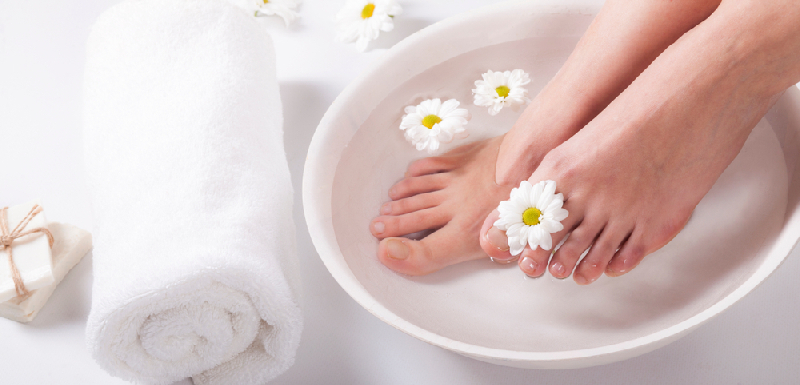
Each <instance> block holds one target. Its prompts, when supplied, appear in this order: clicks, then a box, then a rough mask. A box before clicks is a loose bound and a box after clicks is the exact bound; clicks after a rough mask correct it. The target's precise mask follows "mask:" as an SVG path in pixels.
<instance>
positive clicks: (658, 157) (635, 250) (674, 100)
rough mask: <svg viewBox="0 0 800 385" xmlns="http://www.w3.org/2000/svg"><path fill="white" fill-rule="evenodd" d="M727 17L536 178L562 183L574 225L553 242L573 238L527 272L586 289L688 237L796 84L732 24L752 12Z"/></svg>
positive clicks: (662, 62)
mask: <svg viewBox="0 0 800 385" xmlns="http://www.w3.org/2000/svg"><path fill="white" fill-rule="evenodd" d="M726 11H731V10H730V9H726ZM733 11H734V13H735V11H737V10H736V9H734V10H733ZM727 16H728V17H727V18H724V17H714V16H712V17H711V18H709V19H708V20H707V21H706V22H704V23H703V24H701V25H700V26H699V27H698V28H697V29H695V30H692V31H690V32H689V33H687V34H686V35H685V36H684V37H683V38H682V39H681V40H679V41H678V42H677V43H675V44H674V45H673V46H672V47H670V48H669V49H668V50H667V51H665V52H664V54H663V55H662V56H661V57H659V58H658V59H657V60H656V61H655V62H654V63H653V64H652V66H650V67H649V68H648V69H647V70H646V71H645V72H644V73H642V75H641V76H640V77H639V78H638V79H637V80H636V81H635V82H634V83H633V84H632V85H631V86H630V87H629V88H628V89H627V90H626V91H625V92H623V93H622V94H621V95H620V96H619V97H618V98H617V99H616V100H615V101H614V102H613V103H612V104H611V105H609V106H608V107H607V108H606V109H605V110H604V111H603V112H602V113H601V114H600V115H598V116H597V118H595V119H594V120H593V121H592V122H591V123H590V124H589V125H587V127H585V128H584V129H583V130H581V132H579V133H578V134H576V135H575V136H573V137H572V138H571V139H569V140H568V141H567V142H565V143H564V144H562V145H561V146H559V147H558V148H556V149H554V150H553V151H551V152H550V153H548V155H547V156H546V157H545V159H544V160H543V161H542V162H541V165H540V167H539V168H538V169H537V170H536V171H535V172H534V173H533V174H532V176H531V177H530V178H529V179H528V180H529V181H530V182H531V183H537V182H539V181H541V180H555V181H556V182H557V189H558V190H557V192H560V193H563V194H564V197H565V204H564V208H565V209H567V210H568V211H569V217H567V219H565V220H564V221H563V223H562V224H563V225H564V229H563V230H562V231H560V232H558V233H555V234H553V240H552V243H553V244H558V243H559V242H560V241H561V240H562V239H565V236H566V235H567V234H568V233H569V234H570V236H569V237H568V238H566V240H565V241H564V243H563V245H562V246H561V247H560V248H559V249H558V251H556V253H555V254H554V255H553V256H552V258H551V252H550V251H549V250H542V249H537V250H532V249H530V248H529V247H528V248H526V249H525V250H524V251H523V252H522V258H521V259H520V261H519V267H520V269H522V271H523V272H525V274H527V275H529V276H533V277H536V276H541V275H542V274H543V273H544V272H545V270H547V269H548V267H549V271H550V273H551V274H552V275H553V276H555V277H557V278H566V277H568V276H570V274H572V275H573V278H574V280H575V281H576V282H577V283H579V284H588V283H591V282H593V281H595V280H596V279H597V278H599V277H600V275H602V274H603V273H606V274H607V275H609V276H618V275H621V274H624V273H627V272H629V271H630V270H631V269H633V268H634V267H635V266H636V265H637V264H638V263H639V262H640V261H641V260H642V258H644V256H646V255H647V254H649V253H652V252H654V251H656V250H658V249H659V248H661V247H662V246H664V245H665V244H666V243H668V242H669V241H670V240H671V239H672V238H673V237H674V236H675V235H677V234H678V232H679V231H680V230H681V229H682V228H683V226H684V225H685V224H686V222H687V221H688V219H689V217H690V215H691V213H692V211H693V210H694V207H695V206H696V205H697V203H699V201H700V200H701V199H702V198H703V196H705V194H706V193H707V192H708V191H709V190H710V189H711V187H712V185H713V184H714V182H715V181H716V180H717V178H718V177H719V175H720V174H721V173H722V172H723V171H724V170H725V168H726V167H727V166H728V164H730V162H731V161H732V160H733V159H734V157H735V156H736V155H737V154H738V152H739V150H740V149H741V148H742V146H743V144H744V142H745V140H746V139H747V137H748V135H749V133H750V131H751V130H752V128H753V127H754V126H755V125H756V123H758V121H759V120H760V119H761V117H763V115H764V114H765V113H766V111H767V110H768V109H769V107H770V106H771V105H772V103H773V102H774V100H776V98H777V96H779V95H780V93H781V91H782V90H783V89H785V88H784V86H788V85H789V84H792V83H791V82H789V84H784V83H786V79H782V78H783V77H785V76H784V71H783V69H784V68H786V67H787V65H786V63H783V62H782V60H781V59H785V58H778V59H775V58H774V57H772V56H770V55H764V54H763V52H761V50H762V49H761V47H763V46H765V45H763V44H760V45H748V44H746V43H742V39H740V38H739V36H737V33H736V32H733V33H732V32H731V31H735V29H732V28H730V25H729V24H728V23H729V22H730V21H733V20H741V19H742V18H741V16H742V15H741V14H739V15H737V16H740V17H736V18H735V17H731V15H727ZM784 20H785V19H784ZM798 34H800V28H798ZM720 37H722V39H721V38H720ZM797 45H800V44H797ZM754 47H755V48H754ZM766 47H768V48H766V49H769V46H766ZM798 48H800V47H798ZM792 62H794V61H792ZM797 72H800V71H797ZM795 76H796V75H795ZM789 80H791V78H790V79H789ZM501 155H502V154H501ZM732 209H735V208H732ZM496 217H497V215H496V214H493V215H490V216H489V217H488V218H487V220H486V221H485V222H484V228H483V229H482V233H486V232H488V233H489V235H490V237H489V239H496V240H498V243H499V244H502V241H503V240H504V237H503V234H502V232H501V231H500V230H497V229H495V228H491V227H492V223H493V221H494V219H496ZM490 228H491V229H490ZM483 246H484V250H485V251H486V252H487V253H493V252H494V253H496V252H497V251H496V250H497V249H496V248H492V247H491V245H483ZM587 249H588V250H589V251H588V253H587V254H586V255H585V257H583V259H580V258H581V255H582V254H583V253H584V252H585V251H586V250H587ZM579 259H580V261H579ZM573 271H574V273H573Z"/></svg>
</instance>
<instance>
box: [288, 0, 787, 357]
mask: <svg viewBox="0 0 800 385" xmlns="http://www.w3.org/2000/svg"><path fill="white" fill-rule="evenodd" d="M587 3H589V1H581V0H539V1H535V2H533V1H523V0H512V1H507V2H503V3H498V4H490V5H486V6H482V7H479V8H476V9H473V10H470V11H467V12H463V13H460V14H457V15H455V16H452V17H449V18H446V19H444V20H441V21H439V22H436V23H434V24H432V25H430V26H428V27H425V28H423V29H422V30H420V31H418V32H416V33H414V34H412V35H411V36H409V37H407V38H405V39H404V40H402V41H401V42H399V43H397V44H396V45H395V46H394V47H392V48H390V49H389V50H387V51H386V52H385V53H384V55H383V56H382V57H380V58H378V59H377V60H375V61H374V62H373V63H372V64H371V65H370V66H369V67H368V68H367V69H366V70H365V71H364V72H362V73H361V74H360V75H359V76H357V77H356V79H355V80H354V81H353V82H351V83H350V84H349V85H348V86H347V87H345V89H344V90H343V91H342V92H341V93H340V94H339V96H338V97H337V98H336V99H335V100H334V102H333V103H332V104H331V106H330V107H329V108H328V110H327V112H326V113H325V114H324V116H323V118H322V119H321V121H320V123H319V125H318V127H317V129H316V131H315V133H314V136H313V138H312V140H311V144H310V145H309V149H308V155H307V157H306V162H305V166H304V170H303V186H302V190H303V191H302V193H303V208H304V210H303V211H304V217H305V220H306V225H307V227H308V231H309V233H310V235H311V240H312V243H313V244H314V247H315V248H316V250H317V252H318V254H319V257H320V259H322V262H323V263H324V265H325V267H326V268H327V269H328V272H329V273H330V274H331V275H332V276H333V278H334V279H335V280H336V282H337V283H338V284H339V286H341V287H342V288H343V289H344V290H345V292H346V293H347V294H348V295H350V297H352V298H353V299H354V300H355V301H356V302H358V304H360V305H361V306H362V307H364V309H366V310H367V311H369V312H370V313H371V314H373V315H374V316H376V317H377V318H378V319H380V320H382V321H383V322H386V323H387V324H389V325H391V326H393V327H395V328H396V329H398V330H400V331H402V332H404V333H406V334H409V335H411V336H413V337H415V338H418V339H420V340H422V341H425V342H428V343H430V344H432V345H435V346H439V347H442V348H445V349H448V350H451V351H455V352H457V353H460V354H464V355H467V356H471V357H474V358H477V359H482V360H489V361H497V360H500V361H505V362H542V363H546V362H555V361H558V362H565V361H576V362H586V360H588V359H591V360H593V361H597V359H598V358H599V357H603V356H605V357H608V358H612V356H613V357H616V356H622V355H626V353H627V354H631V353H633V352H634V351H636V352H637V353H636V354H639V353H645V352H646V351H650V350H654V349H656V348H658V347H660V346H663V345H665V344H667V343H669V342H671V341H673V340H675V339H677V338H678V337H680V336H682V335H685V334H686V333H687V332H688V331H690V330H692V329H694V328H695V327H697V326H699V325H700V324H702V323H704V322H706V321H708V320H709V319H711V318H713V317H714V316H716V315H718V314H719V313H721V312H722V311H724V310H726V309H727V308H729V307H730V306H731V305H733V304H734V303H736V302H737V301H738V300H740V299H741V298H743V297H744V296H745V295H747V294H748V293H750V292H751V291H752V290H753V289H755V288H756V287H757V286H758V285H759V284H760V283H761V282H763V281H764V280H765V279H766V278H767V277H768V276H769V275H770V274H771V273H772V272H774V271H775V270H776V269H777V268H778V267H779V266H780V265H781V263H782V262H783V261H784V260H785V259H786V257H787V256H788V255H789V253H790V252H791V251H792V249H793V248H794V247H795V245H796V244H797V243H798V240H799V239H800V235H798V236H795V237H793V236H791V235H790V233H799V234H800V218H798V217H800V216H798V215H793V214H794V213H793V210H792V208H791V207H787V212H786V216H787V217H789V218H788V220H786V221H785V225H784V229H783V230H782V231H781V233H780V234H779V235H778V237H777V238H776V239H775V241H774V243H773V246H772V248H771V250H770V251H769V253H768V255H767V257H766V258H765V259H764V262H763V263H762V264H761V265H760V266H759V267H758V268H757V269H756V271H755V272H754V273H753V274H752V275H751V276H750V277H749V278H748V279H747V280H746V281H745V282H744V283H742V284H741V285H740V286H739V287H737V288H736V289H734V290H733V291H732V292H730V293H729V294H728V295H726V296H725V297H723V298H722V299H721V300H719V301H718V302H716V303H715V304H713V305H711V306H710V307H708V308H706V309H705V310H703V311H701V312H699V313H697V314H695V315H694V316H692V317H690V318H688V319H686V320H684V321H682V322H680V323H677V324H675V325H672V326H670V327H668V328H665V329H662V330H660V331H657V332H655V333H651V334H648V335H645V336H642V337H637V338H634V339H631V340H628V341H624V342H620V343H616V344H612V345H604V346H599V347H594V348H586V349H575V350H565V351H548V352H530V351H517V350H508V349H498V348H489V347H485V346H479V345H473V344H468V343H464V342H460V341H456V340H453V339H451V338H448V337H444V336H442V335H439V334H437V333H433V332H431V331H428V330H426V329H423V328H421V327H419V326H417V325H414V324H412V323H410V322H409V321H406V320H405V319H403V318H401V317H399V316H398V315H397V314H395V313H394V312H392V311H391V310H389V309H388V308H386V307H385V306H383V305H382V304H381V303H380V302H379V301H377V300H376V299H375V298H374V297H373V296H372V295H371V294H370V293H369V292H368V291H367V290H366V289H365V288H364V287H363V285H361V283H360V282H359V281H358V279H357V278H356V277H355V275H354V274H353V273H352V271H350V269H349V268H348V267H347V263H346V261H345V260H344V257H343V256H342V254H341V250H340V249H339V247H338V243H337V241H336V237H335V230H334V228H333V221H332V215H331V206H332V202H330V200H331V197H332V194H330V193H331V192H332V183H333V180H334V176H335V175H330V174H331V173H329V172H326V171H324V170H329V169H330V167H331V165H330V164H331V160H332V159H336V164H338V161H339V159H340V157H341V152H342V151H343V150H344V148H345V147H346V146H347V143H349V141H350V139H351V138H352V136H353V135H354V134H355V133H356V131H357V130H358V127H356V128H352V127H351V128H350V129H351V131H350V132H342V131H343V129H338V130H336V129H335V128H336V127H337V125H336V124H335V122H336V121H338V120H341V119H342V118H351V117H352V116H353V114H352V113H350V112H348V110H349V107H350V106H349V105H348V104H349V103H348V101H349V100H352V99H353V98H354V97H355V96H356V95H357V94H359V89H361V88H363V87H364V86H365V85H366V84H367V83H368V81H369V79H370V78H372V77H373V76H375V75H376V74H377V73H378V72H379V71H380V69H381V68H382V67H384V66H385V65H387V64H388V63H390V62H392V61H396V60H403V59H404V58H405V56H406V55H407V54H408V52H409V51H410V50H412V49H414V46H415V45H416V44H417V43H418V42H420V41H424V40H426V39H428V38H430V36H432V35H435V34H437V33H441V32H443V31H446V30H447V29H450V28H452V27H456V26H459V25H462V24H463V23H470V22H471V21H473V20H475V19H480V18H485V17H491V15H496V14H503V13H507V12H509V11H512V10H514V9H517V8H519V7H524V8H525V9H538V10H543V12H548V10H549V12H550V13H579V14H592V15H594V14H596V13H597V11H598V10H599V7H597V6H596V4H587ZM787 92H788V93H798V92H797V90H794V89H790V90H789V91H787ZM348 134H349V135H348ZM332 144H333V145H332ZM334 174H335V173H334ZM320 181H325V182H330V183H320ZM321 192H325V194H321ZM318 196H322V197H327V198H322V199H318V198H317V197H318ZM790 210H791V211H790ZM787 229H791V230H794V231H787ZM609 362H610V361H609ZM589 365H591V364H589Z"/></svg>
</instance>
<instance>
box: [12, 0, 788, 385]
mask: <svg viewBox="0 0 800 385" xmlns="http://www.w3.org/2000/svg"><path fill="white" fill-rule="evenodd" d="M113 3H116V1H103V0H66V1H49V0H48V1H37V2H21V1H12V0H2V1H1V2H0V144H1V146H0V165H3V166H2V167H3V168H2V171H0V178H2V179H1V180H2V182H0V204H16V203H21V202H26V201H29V200H30V199H31V198H33V197H42V199H43V201H42V203H43V205H44V207H46V208H47V214H48V218H49V219H50V220H56V221H63V222H69V223H73V224H75V225H78V226H79V227H82V228H86V229H89V230H91V227H92V226H91V220H90V212H89V204H88V195H87V194H88V193H87V190H86V187H85V182H84V178H83V164H82V149H81V143H82V141H81V118H80V111H81V82H82V70H83V63H84V51H83V50H84V44H85V41H86V37H87V36H88V31H89V26H90V25H91V23H92V21H93V20H94V18H96V17H97V15H99V14H100V13H101V12H102V11H103V10H104V9H106V8H108V7H109V6H110V5H112V4H113ZM487 3H489V1H486V0H483V1H478V0H438V1H426V0H415V1H411V0H406V1H403V2H402V4H403V5H404V7H405V12H404V14H403V15H402V17H398V18H397V29H396V30H395V31H394V32H392V33H391V34H389V35H385V36H382V37H381V38H380V39H379V40H378V41H376V42H375V44H374V45H373V47H375V46H378V47H388V46H389V45H391V44H392V43H394V42H396V41H397V40H399V39H400V38H401V37H404V36H407V35H409V34H410V33H412V32H413V31H415V30H417V29H419V28H422V27H424V26H426V25H429V24H431V23H433V22H435V21H437V20H440V19H442V18H444V17H446V16H450V15H453V14H455V13H458V12H460V11H463V10H466V9H470V8H475V7H478V6H482V5H485V4H487ZM338 7H339V1H334V0H305V3H304V4H303V6H302V8H301V18H300V19H299V20H298V22H297V23H296V24H295V25H293V26H292V27H291V28H290V29H289V30H286V29H284V27H283V25H282V21H281V20H269V21H267V22H266V23H265V24H266V25H267V28H269V29H270V31H271V32H272V35H273V38H274V40H275V45H276V50H277V54H278V78H279V81H280V84H281V93H282V99H283V102H284V105H285V119H286V126H285V127H286V128H285V130H286V144H287V153H288V157H289V165H290V169H291V171H292V173H293V175H292V180H293V184H294V189H295V201H296V202H300V181H301V171H302V168H303V163H304V160H305V153H306V149H307V147H308V144H309V141H310V139H311V135H312V134H313V131H314V128H315V127H316V125H317V123H318V121H319V119H320V118H321V117H322V114H323V113H324V112H325V110H326V109H327V107H328V105H329V104H330V103H331V102H332V101H333V99H334V98H335V97H336V95H337V94H338V93H339V92H340V91H341V90H342V89H343V88H344V86H345V85H346V84H347V83H348V82H349V81H350V80H352V79H353V78H354V77H355V76H356V75H357V74H358V73H359V71H360V70H362V69H363V68H364V67H365V66H366V65H367V64H368V63H369V62H370V61H371V60H373V59H374V58H375V57H377V56H379V55H381V53H382V49H375V50H371V51H368V53H366V54H358V53H356V52H355V49H354V48H353V47H352V46H344V45H340V44H338V43H334V42H332V40H331V39H332V31H333V30H334V26H333V22H332V21H331V18H332V16H333V14H334V13H335V11H336V10H337V9H338ZM31 153H35V154H43V155H37V156H35V157H29V156H27V155H28V154H31ZM20 159H27V160H26V161H21V160H20ZM294 218H295V221H296V223H297V226H298V245H299V248H298V250H299V255H300V258H301V272H302V274H303V281H304V294H305V297H304V298H305V301H304V303H305V309H304V313H305V317H306V329H305V331H304V334H303V340H302V342H301V345H300V350H299V352H298V357H297V363H296V364H295V366H294V367H292V368H291V369H290V370H289V371H288V372H287V373H285V374H284V375H283V376H281V377H279V378H278V379H277V380H275V381H274V382H273V383H274V384H412V383H413V384H466V385H469V384H496V383H508V384H523V383H526V384H527V383H532V382H536V383H567V384H572V383H575V384H606V383H607V384H643V383H646V384H676V383H703V384H730V383H742V384H762V383H778V384H784V383H786V384H788V383H795V382H796V379H797V378H798V377H800V365H798V363H800V328H799V327H798V326H797V325H798V321H800V304H798V301H797V296H798V294H797V293H798V292H800V281H798V279H797V278H796V277H797V276H798V275H800V259H799V258H798V257H800V256H798V251H797V250H795V251H794V252H793V253H792V255H791V256H790V257H789V258H788V259H787V260H786V262H785V263H784V264H783V266H782V267H780V268H779V269H778V271H777V272H776V273H775V274H773V275H772V276H771V277H770V278H769V279H768V280H767V281H766V282H765V283H764V284H763V285H761V286H760V287H758V288H757V289H756V290H754V291H753V293H751V294H750V295H749V296H747V297H745V298H744V299H743V300H742V301H740V302H739V303H738V304H736V305H735V306H733V308H731V309H730V310H728V311H726V312H725V313H723V314H722V315H720V316H719V317H717V318H715V319H713V320H711V321H709V322H708V323H707V324H705V325H703V326H701V327H699V328H698V329H697V330H696V331H694V332H693V333H691V334H689V335H688V336H686V337H685V338H683V339H680V340H678V341H677V342H675V343H673V344H671V345H668V346H666V347H664V348H662V349H660V350H657V351H655V352H652V353H649V354H646V355H644V356H641V357H638V358H635V359H631V360H628V361H624V362H620V363H616V364H611V365H606V366H601V367H594V368H588V369H580V370H568V371H555V370H553V371H547V370H522V369H511V368H506V367H502V366H495V365H491V364H486V363H482V362H478V361H475V360H472V359H469V358H465V357H462V356H459V355H457V354H455V353H451V352H448V351H445V350H443V349H440V348H437V347H434V346H431V345H428V344H426V343H424V342H421V341H419V340H417V339H415V338H413V337H410V336H408V335H405V334H403V333H402V332H400V331H397V330H395V329H394V328H392V327H391V326H389V325H386V324H384V323H383V322H381V321H380V320H378V319H377V318H375V317H373V316H372V315H370V314H369V313H368V312H367V311H366V310H364V309H363V308H361V306H359V305H358V304H356V303H355V301H353V300H352V299H350V297H349V296H347V294H346V293H345V292H344V291H343V290H342V289H341V288H340V287H339V286H338V285H337V284H336V282H335V281H334V280H333V278H331V276H330V275H329V274H328V272H327V270H326V269H325V267H324V266H323V265H322V262H321V261H320V260H319V258H318V256H317V255H316V252H315V250H314V248H313V246H312V245H311V241H310V239H309V236H308V233H307V231H306V230H305V221H304V220H303V215H302V207H301V206H300V205H299V204H297V205H295V208H294ZM90 261H91V258H90V255H89V256H87V258H85V260H84V261H82V262H81V263H80V264H79V265H78V266H76V268H75V269H74V270H73V271H72V272H71V273H70V274H69V275H68V276H67V277H66V278H65V280H64V282H62V284H61V285H60V287H59V288H58V289H57V290H56V292H55V293H54V294H53V296H52V298H51V299H50V301H49V302H48V304H47V305H46V306H45V308H44V309H43V310H42V312H41V313H40V314H39V316H38V317H37V319H36V320H34V321H33V322H32V323H31V324H29V325H20V324H17V323H15V322H12V321H7V320H0V338H1V339H2V341H3V344H2V345H3V347H4V349H2V350H0V370H2V373H3V378H2V383H3V384H14V385H16V384H46V383H59V384H89V385H93V384H122V383H124V382H123V381H121V380H118V379H114V378H111V377H110V376H108V375H107V374H106V373H105V372H103V371H102V370H101V369H100V368H99V367H98V366H97V365H96V364H95V363H94V362H93V361H92V360H91V358H90V357H89V353H88V352H87V350H86V348H85V346H84V327H85V321H86V316H87V314H88V310H89V302H90V298H91V291H90V288H91V264H90ZM523 332H524V331H520V330H502V329H499V330H498V333H523ZM37 357H43V359H37ZM42 361H44V362H48V363H50V364H49V365H47V366H44V367H42V366H41V365H38V364H37V362H42Z"/></svg>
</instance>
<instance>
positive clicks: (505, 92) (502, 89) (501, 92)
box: [495, 86, 511, 98]
mask: <svg viewBox="0 0 800 385" xmlns="http://www.w3.org/2000/svg"><path fill="white" fill-rule="evenodd" d="M495 91H497V95H499V96H500V97H503V98H507V97H508V93H509V92H511V89H509V88H508V87H506V86H500V87H497V88H496V89H495Z"/></svg>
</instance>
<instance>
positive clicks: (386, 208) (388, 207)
mask: <svg viewBox="0 0 800 385" xmlns="http://www.w3.org/2000/svg"><path fill="white" fill-rule="evenodd" d="M391 213H392V202H387V203H384V204H383V206H381V214H384V215H385V214H391Z"/></svg>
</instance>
